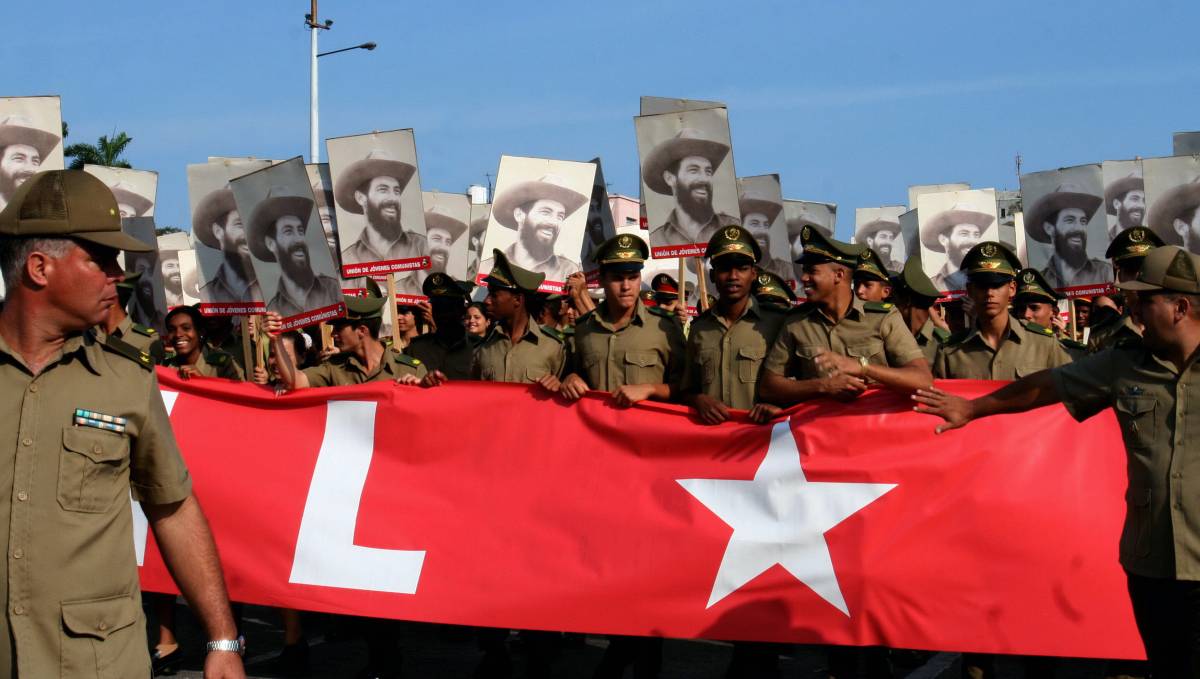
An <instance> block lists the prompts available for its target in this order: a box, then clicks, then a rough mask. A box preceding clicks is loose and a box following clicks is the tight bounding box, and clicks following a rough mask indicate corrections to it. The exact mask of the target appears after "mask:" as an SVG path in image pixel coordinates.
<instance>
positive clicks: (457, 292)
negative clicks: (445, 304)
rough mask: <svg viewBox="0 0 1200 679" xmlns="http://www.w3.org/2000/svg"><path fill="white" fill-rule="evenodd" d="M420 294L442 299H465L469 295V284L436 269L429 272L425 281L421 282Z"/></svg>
mask: <svg viewBox="0 0 1200 679" xmlns="http://www.w3.org/2000/svg"><path fill="white" fill-rule="evenodd" d="M421 294H422V295H425V296H426V297H428V298H430V299H433V298H435V297H440V298H444V299H466V298H467V297H470V296H471V284H470V283H465V282H463V281H456V280H454V279H453V278H451V277H450V276H448V275H446V274H444V273H442V272H441V271H438V272H436V273H431V274H429V277H428V278H426V279H425V282H424V283H422V284H421Z"/></svg>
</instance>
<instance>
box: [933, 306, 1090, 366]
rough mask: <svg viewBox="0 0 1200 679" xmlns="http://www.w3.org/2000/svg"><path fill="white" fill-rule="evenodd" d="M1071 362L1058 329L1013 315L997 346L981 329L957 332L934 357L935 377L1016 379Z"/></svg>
mask: <svg viewBox="0 0 1200 679" xmlns="http://www.w3.org/2000/svg"><path fill="white" fill-rule="evenodd" d="M1070 362H1071V357H1070V356H1069V355H1068V354H1067V351H1066V350H1065V349H1064V348H1063V346H1062V344H1061V343H1059V341H1058V338H1057V337H1055V336H1054V332H1053V331H1051V330H1049V329H1048V328H1044V327H1042V326H1040V325H1037V324H1036V323H1023V322H1021V321H1018V320H1017V319H1015V318H1012V317H1011V316H1010V317H1009V319H1008V332H1006V333H1005V334H1004V339H1002V340H1001V341H1000V346H999V347H998V348H996V349H993V348H991V347H990V346H988V344H987V342H984V341H983V336H982V335H980V334H979V330H978V328H971V329H970V330H968V331H964V332H960V333H956V334H955V335H954V336H952V337H951V338H950V339H949V340H947V341H946V343H945V344H943V345H942V346H941V347H940V348H939V349H938V352H937V357H936V358H934V360H933V376H934V378H935V379H952V380H1010V381H1011V380H1016V379H1020V378H1022V377H1025V376H1026V375H1032V374H1033V373H1035V372H1037V371H1039V370H1045V369H1046V368H1056V367H1058V366H1060V365H1065V364H1067V363H1070Z"/></svg>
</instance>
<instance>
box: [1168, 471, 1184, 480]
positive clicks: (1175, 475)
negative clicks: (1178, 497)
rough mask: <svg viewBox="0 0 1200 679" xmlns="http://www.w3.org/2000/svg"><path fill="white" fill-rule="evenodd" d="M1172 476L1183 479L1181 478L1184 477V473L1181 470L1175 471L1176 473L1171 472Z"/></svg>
mask: <svg viewBox="0 0 1200 679" xmlns="http://www.w3.org/2000/svg"><path fill="white" fill-rule="evenodd" d="M1171 478H1173V479H1181V478H1183V474H1181V473H1180V472H1175V473H1174V474H1171Z"/></svg>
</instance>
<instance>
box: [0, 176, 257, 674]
mask: <svg viewBox="0 0 1200 679" xmlns="http://www.w3.org/2000/svg"><path fill="white" fill-rule="evenodd" d="M118 214H119V213H118V209H117V203H116V200H114V199H113V195H112V193H111V192H110V191H109V189H108V187H107V186H105V185H104V183H103V182H101V181H100V180H99V179H97V178H95V177H93V176H91V175H89V174H86V173H84V172H82V171H78V170H55V171H50V172H41V173H38V174H36V175H34V176H32V177H30V178H29V179H28V180H27V181H26V182H25V183H23V184H22V185H21V186H20V188H18V189H17V191H16V192H15V193H14V195H13V196H12V200H11V202H10V203H9V204H8V207H7V208H6V209H5V210H4V211H3V212H0V262H2V265H0V266H2V269H3V271H2V273H3V277H4V281H5V284H6V286H7V291H8V297H7V300H6V301H5V304H4V307H3V309H2V310H0V422H3V425H0V428H2V430H3V436H4V447H5V449H6V450H7V451H8V454H7V456H6V461H5V464H4V465H3V467H2V474H0V475H2V476H3V486H4V488H5V491H4V493H3V498H4V499H3V501H2V502H0V526H3V531H2V532H0V540H2V542H3V551H4V553H5V554H6V555H7V558H5V559H3V560H0V569H2V570H3V573H0V590H2V591H0V600H3V601H4V602H5V607H6V613H5V614H4V615H0V677H2V678H4V679H8V678H10V677H17V676H20V677H59V676H63V677H85V676H86V677H96V676H106V677H122V678H133V679H149V677H150V656H149V654H148V653H147V649H146V620H145V616H144V615H143V613H142V606H141V601H140V596H139V587H138V572H137V564H136V562H135V560H134V550H133V549H132V544H133V513H132V512H131V511H130V507H129V498H130V495H131V494H132V497H133V499H135V500H137V501H139V502H140V503H141V509H142V511H144V512H145V514H146V516H147V518H148V519H149V525H150V529H151V530H152V531H153V532H154V538H155V542H156V543H157V544H158V548H159V551H160V552H161V553H162V556H163V560H164V561H165V562H166V564H167V567H168V569H169V570H170V572H171V573H172V574H173V575H174V577H175V579H176V581H177V582H178V584H179V587H180V590H181V591H182V592H183V593H184V594H185V596H187V598H188V600H189V602H190V604H191V605H192V610H193V611H194V612H195V613H196V614H197V616H198V617H199V618H200V620H201V622H202V625H203V629H204V630H205V632H206V633H207V635H208V638H209V639H210V642H209V644H208V649H209V653H208V656H207V658H206V660H205V668H204V669H205V676H206V677H210V678H214V679H215V678H222V679H226V678H238V679H240V678H243V677H245V672H244V671H243V669H242V664H241V659H240V657H239V655H238V652H237V651H240V650H241V642H240V641H239V640H238V639H237V631H236V627H235V625H234V621H233V616H232V615H231V614H230V610H229V600H228V597H227V596H226V593H225V585H224V582H223V579H222V575H221V566H220V561H219V559H218V556H217V551H216V547H215V545H214V544H213V540H212V536H211V534H210V532H209V528H208V524H207V521H206V520H205V518H204V514H203V512H202V511H201V509H200V505H199V504H198V503H197V502H196V500H195V498H194V497H193V496H192V492H191V478H190V477H189V475H188V471H187V468H186V467H185V466H184V462H183V459H182V458H181V457H180V455H179V448H178V447H177V445H176V442H175V437H174V435H173V434H172V432H171V424H170V422H169V421H168V419H167V411H166V408H165V407H164V406H163V401H162V398H161V397H160V395H159V386H158V381H157V380H156V379H155V374H154V364H153V362H152V361H151V360H150V359H149V357H148V356H146V355H145V354H143V353H141V352H139V351H138V350H137V349H134V348H133V347H131V346H130V345H129V344H128V343H126V342H124V341H123V340H120V339H117V338H115V337H112V336H106V337H105V339H104V340H99V339H97V336H96V334H95V332H94V330H93V328H95V327H96V326H97V325H98V324H100V323H102V322H103V321H104V320H105V316H106V315H107V314H108V307H109V306H110V305H112V304H115V303H116V300H117V292H116V284H117V283H118V282H119V281H120V280H121V277H122V274H121V270H120V268H119V267H118V266H117V251H118V250H122V249H124V250H130V251H138V252H148V251H150V250H152V249H153V247H152V246H149V245H146V244H143V243H140V242H139V241H137V240H135V239H133V238H131V237H129V236H127V235H124V234H122V233H121V223H120V217H119V216H118Z"/></svg>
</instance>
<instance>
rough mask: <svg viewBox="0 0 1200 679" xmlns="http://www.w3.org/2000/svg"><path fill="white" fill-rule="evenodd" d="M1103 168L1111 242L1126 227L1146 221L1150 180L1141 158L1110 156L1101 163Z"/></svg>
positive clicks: (1109, 240) (1142, 223)
mask: <svg viewBox="0 0 1200 679" xmlns="http://www.w3.org/2000/svg"><path fill="white" fill-rule="evenodd" d="M1100 172H1101V174H1102V175H1103V177H1104V211H1105V213H1106V214H1105V216H1106V217H1107V218H1108V219H1107V223H1108V242H1109V243H1111V242H1112V240H1113V239H1114V238H1116V237H1117V234H1119V233H1121V232H1122V231H1124V230H1125V229H1129V228H1133V227H1135V226H1145V225H1146V182H1145V181H1144V180H1143V179H1142V161H1140V160H1106V161H1104V162H1103V163H1101V164H1100ZM1105 247H1107V245H1106V246H1105Z"/></svg>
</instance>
